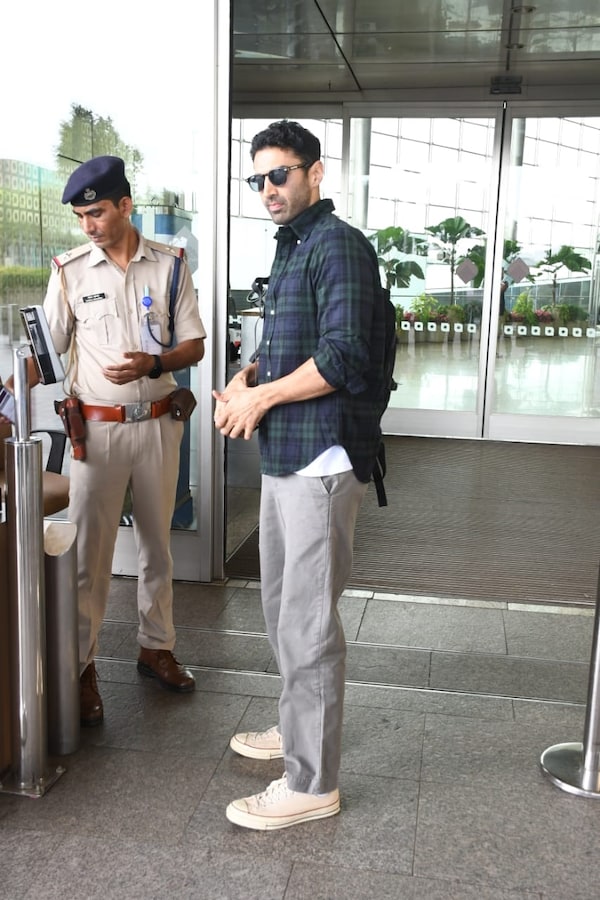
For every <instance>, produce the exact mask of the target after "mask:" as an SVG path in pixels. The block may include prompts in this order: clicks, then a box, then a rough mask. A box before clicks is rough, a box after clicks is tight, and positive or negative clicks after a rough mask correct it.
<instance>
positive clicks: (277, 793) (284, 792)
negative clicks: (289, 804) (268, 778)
mask: <svg viewBox="0 0 600 900" xmlns="http://www.w3.org/2000/svg"><path fill="white" fill-rule="evenodd" d="M291 793H292V791H290V789H289V787H288V786H287V775H286V774H285V773H284V775H283V777H282V778H278V779H277V780H276V781H272V782H271V784H270V785H269V786H268V787H267V788H265V790H264V791H263V792H262V793H261V794H257V795H256V805H257V806H269V805H270V804H271V803H276V802H277V801H278V800H285V799H286V798H287V797H289V795H290V794H291Z"/></svg>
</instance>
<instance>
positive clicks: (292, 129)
mask: <svg viewBox="0 0 600 900" xmlns="http://www.w3.org/2000/svg"><path fill="white" fill-rule="evenodd" d="M266 147H280V148H281V149H282V150H293V151H294V152H295V153H297V154H298V156H299V157H300V159H301V160H302V162H303V163H314V162H316V161H317V160H318V159H320V158H321V142H320V141H319V138H317V137H315V135H314V134H313V133H312V132H311V131H309V130H308V128H304V127H303V126H302V125H299V124H298V122H290V121H288V120H287V119H282V120H281V121H279V122H272V123H271V125H269V127H268V128H265V129H264V131H259V132H258V134H256V135H254V137H253V138H252V144H251V145H250V156H251V157H252V159H254V157H255V155H256V154H257V153H258V151H259V150H264V149H265V148H266Z"/></svg>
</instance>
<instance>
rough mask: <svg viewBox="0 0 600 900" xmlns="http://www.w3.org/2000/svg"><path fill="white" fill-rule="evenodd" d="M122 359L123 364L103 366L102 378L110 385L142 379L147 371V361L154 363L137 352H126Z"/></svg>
mask: <svg viewBox="0 0 600 900" xmlns="http://www.w3.org/2000/svg"><path fill="white" fill-rule="evenodd" d="M123 357H124V359H125V362H123V363H121V364H120V365H118V366H105V368H104V369H103V370H102V373H103V375H104V377H105V378H106V379H107V380H108V381H110V382H112V384H129V383H130V382H131V381H137V379H138V378H143V377H144V376H145V375H147V374H148V371H149V366H148V361H149V360H152V363H153V362H154V360H153V357H151V356H150V355H149V354H148V353H142V352H140V351H139V350H134V351H128V352H127V353H124V354H123ZM150 368H151V366H150Z"/></svg>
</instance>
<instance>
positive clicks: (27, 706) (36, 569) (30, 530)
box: [1, 348, 63, 797]
mask: <svg viewBox="0 0 600 900" xmlns="http://www.w3.org/2000/svg"><path fill="white" fill-rule="evenodd" d="M14 363H15V364H14V372H13V375H14V387H15V412H16V415H15V426H16V437H14V438H9V439H8V440H7V441H6V475H7V487H8V490H7V524H8V580H9V597H10V604H11V608H10V632H11V644H12V655H11V665H10V669H11V718H12V723H13V729H12V730H13V759H12V763H13V766H12V770H11V773H10V777H9V780H8V781H7V782H6V784H5V783H3V784H2V786H1V790H2V791H6V792H8V793H17V794H23V795H26V796H30V797H41V796H42V795H43V794H44V793H45V792H46V790H47V789H48V787H50V786H51V785H52V784H53V783H54V781H55V780H56V778H57V777H58V776H59V775H61V774H62V771H63V770H61V769H57V770H56V771H55V772H54V773H50V772H49V771H48V765H47V762H48V757H47V754H48V738H47V714H46V697H45V689H46V622H45V596H44V556H43V521H44V512H43V510H44V507H43V491H42V442H41V439H39V438H33V439H32V438H31V437H30V435H29V421H30V420H29V391H28V385H27V355H26V353H25V350H24V348H18V349H17V350H15V351H14Z"/></svg>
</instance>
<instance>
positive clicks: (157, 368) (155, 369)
mask: <svg viewBox="0 0 600 900" xmlns="http://www.w3.org/2000/svg"><path fill="white" fill-rule="evenodd" d="M162 373H163V367H162V363H161V361H160V356H155V357H154V365H153V366H152V368H151V369H150V371H149V372H148V378H160V376H161V375H162Z"/></svg>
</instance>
